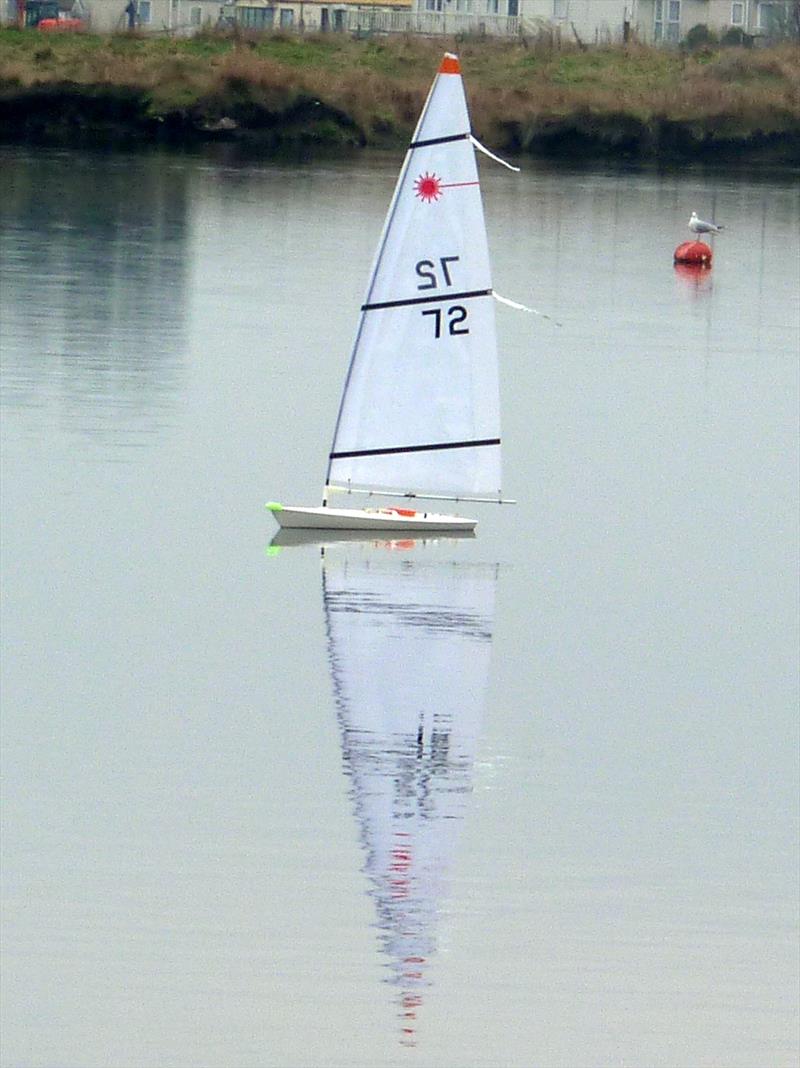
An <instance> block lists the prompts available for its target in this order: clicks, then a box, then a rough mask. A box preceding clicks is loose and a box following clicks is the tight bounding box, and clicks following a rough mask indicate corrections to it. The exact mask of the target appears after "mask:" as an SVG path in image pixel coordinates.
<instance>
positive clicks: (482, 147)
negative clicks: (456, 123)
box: [469, 134, 520, 174]
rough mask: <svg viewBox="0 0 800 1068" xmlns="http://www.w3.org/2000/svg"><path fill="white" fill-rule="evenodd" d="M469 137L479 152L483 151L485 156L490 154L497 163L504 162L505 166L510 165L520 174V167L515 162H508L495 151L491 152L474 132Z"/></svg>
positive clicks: (511, 168)
mask: <svg viewBox="0 0 800 1068" xmlns="http://www.w3.org/2000/svg"><path fill="white" fill-rule="evenodd" d="M469 139H470V141H471V142H472V144H473V146H474V147H475V148H477V150H478V151H479V152H483V154H484V156H488V157H489V159H493V160H494V161H495V163H502V165H503V166H504V167H508V169H509V170H510V171H515V172H516V173H517V174H519V170H520V169H519V167H515V166H514V165H513V163H506V161H505V160H504V159H500V157H499V156H496V155H495V154H494V152H490V151H489V149H488V148H487V147H486V145H482V144H481V143H480V141H479V140H478V138H477V137H473V136H472V134H470V135H469Z"/></svg>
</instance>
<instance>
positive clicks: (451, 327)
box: [414, 256, 469, 338]
mask: <svg viewBox="0 0 800 1068" xmlns="http://www.w3.org/2000/svg"><path fill="white" fill-rule="evenodd" d="M459 258H460V257H459V256H440V257H439V262H438V268H437V264H436V263H434V261H433V260H420V261H419V263H417V265H416V267H415V268H414V269H415V271H416V272H417V276H418V277H419V278H421V279H422V282H420V283H419V284H418V285H417V289H439V288H440V282H442V283H443V285H442V287H441V288H444V289H447V288H449V287H450V286H452V284H453V279H452V275H451V273H450V264H451V263H458V261H459ZM422 314H423V315H430V316H431V317H432V318H433V336H434V337H436V338H440V337H442V335H443V334H468V333H469V327H468V326H466V325H465V324H466V321H467V309H466V308H465V307H463V305H461V304H454V305H453V306H452V307H450V308H426V309H425V310H424V311H423V312H422Z"/></svg>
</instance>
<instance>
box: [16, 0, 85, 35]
mask: <svg viewBox="0 0 800 1068" xmlns="http://www.w3.org/2000/svg"><path fill="white" fill-rule="evenodd" d="M24 13H25V14H24V25H25V26H29V27H36V29H39V30H44V31H45V32H47V31H50V32H52V31H56V32H65V31H66V32H72V33H74V32H75V31H76V30H78V31H79V30H86V29H88V28H89V23H88V20H87V19H85V18H84V17H83V11H82V9H81V7H80V3H79V2H78V3H76V2H75V0H26V2H25V5H24Z"/></svg>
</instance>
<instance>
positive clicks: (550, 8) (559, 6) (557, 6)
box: [520, 0, 636, 44]
mask: <svg viewBox="0 0 800 1068" xmlns="http://www.w3.org/2000/svg"><path fill="white" fill-rule="evenodd" d="M635 8H636V0H520V16H521V18H522V21H523V26H524V27H525V29H532V28H534V27H535V26H536V25H537V24H539V25H545V26H550V27H553V28H555V29H558V30H560V31H561V34H562V36H564V37H566V36H569V37H570V38H572V37H573V35H574V33H577V34H578V36H579V37H580V38H581V40H582V41H584V42H585V43H586V44H595V43H597V44H600V43H603V42H612V41H621V40H622V39H623V33H624V27H625V23H626V22H628V23H630V22H631V21H632V20H633V19H634V18H635ZM573 27H574V30H573Z"/></svg>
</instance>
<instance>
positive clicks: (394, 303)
mask: <svg viewBox="0 0 800 1068" xmlns="http://www.w3.org/2000/svg"><path fill="white" fill-rule="evenodd" d="M491 295H492V291H491V289H471V290H470V291H469V292H467V293H438V294H437V295H436V296H435V297H409V298H408V299H407V300H382V301H378V302H377V303H375V304H362V305H361V310H362V311H378V310H379V309H381V308H405V307H408V306H409V305H411V304H440V303H441V302H442V301H445V300H448V301H449V300H469V299H470V297H490V296H491Z"/></svg>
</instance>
